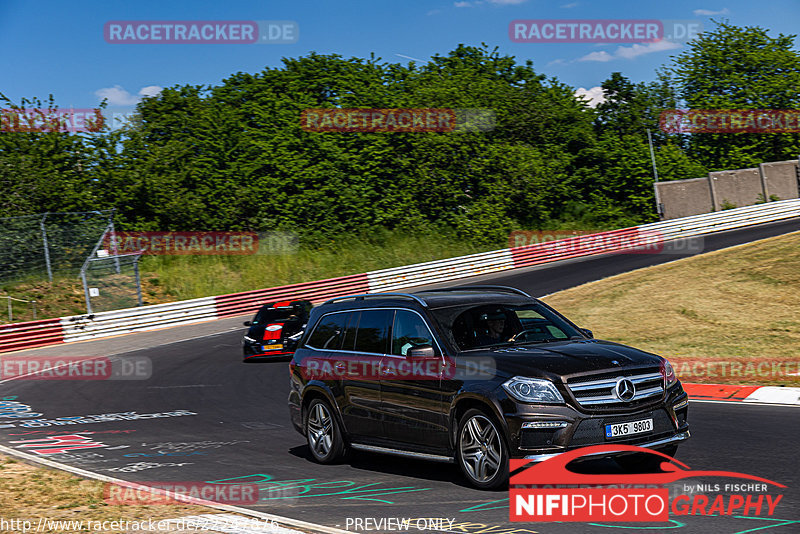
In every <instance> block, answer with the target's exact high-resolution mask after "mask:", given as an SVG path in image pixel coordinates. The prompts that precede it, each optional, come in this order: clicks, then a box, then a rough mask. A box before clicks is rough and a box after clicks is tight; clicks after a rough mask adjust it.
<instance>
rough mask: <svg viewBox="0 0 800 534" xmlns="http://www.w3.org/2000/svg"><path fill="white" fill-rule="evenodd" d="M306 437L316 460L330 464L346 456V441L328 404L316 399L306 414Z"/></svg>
mask: <svg viewBox="0 0 800 534" xmlns="http://www.w3.org/2000/svg"><path fill="white" fill-rule="evenodd" d="M305 430H306V437H307V438H308V447H309V449H311V454H312V456H314V459H315V460H316V461H318V462H319V463H322V464H330V463H333V462H335V461H337V460H339V459H340V458H341V457H342V456H344V440H343V439H342V433H341V431H340V430H339V425H337V424H336V419H335V418H334V417H333V410H331V408H330V406H329V405H328V403H327V402H325V401H324V400H321V399H314V400H313V401H311V404H309V405H308V411H307V413H306V428H305Z"/></svg>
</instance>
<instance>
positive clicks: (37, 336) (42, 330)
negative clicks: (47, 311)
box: [0, 319, 64, 352]
mask: <svg viewBox="0 0 800 534" xmlns="http://www.w3.org/2000/svg"><path fill="white" fill-rule="evenodd" d="M63 342H64V331H63V329H62V328H61V319H43V320H40V321H29V322H26V323H12V324H6V325H1V326H0V352H6V351H10V350H21V349H31V348H34V347H42V346H44V345H55V344H57V343H63Z"/></svg>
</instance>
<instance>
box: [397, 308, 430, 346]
mask: <svg viewBox="0 0 800 534" xmlns="http://www.w3.org/2000/svg"><path fill="white" fill-rule="evenodd" d="M419 345H433V336H432V335H431V332H430V330H428V327H427V326H426V325H425V321H423V320H422V318H421V317H420V316H419V315H417V314H416V313H413V312H410V311H405V310H397V313H396V314H395V316H394V328H393V329H392V354H397V355H402V356H405V355H406V353H407V352H408V349H410V348H412V347H417V346H419Z"/></svg>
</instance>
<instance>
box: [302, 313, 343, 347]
mask: <svg viewBox="0 0 800 534" xmlns="http://www.w3.org/2000/svg"><path fill="white" fill-rule="evenodd" d="M350 315H353V314H351V313H331V314H329V315H326V316H325V317H323V318H322V319H320V321H319V323H317V327H316V328H315V329H314V332H313V333H312V334H311V337H310V338H309V339H308V342H307V343H306V345H308V346H309V347H314V348H315V349H334V350H335V349H338V348H339V347H340V346H341V344H342V337H343V336H342V334H343V332H344V329H345V325H346V324H347V320H348V318H349V316H350Z"/></svg>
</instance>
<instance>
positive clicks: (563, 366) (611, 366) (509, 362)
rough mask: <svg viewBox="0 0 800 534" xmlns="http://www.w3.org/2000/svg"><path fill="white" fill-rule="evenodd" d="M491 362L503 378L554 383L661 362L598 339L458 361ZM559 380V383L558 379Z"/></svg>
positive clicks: (515, 348) (467, 356)
mask: <svg viewBox="0 0 800 534" xmlns="http://www.w3.org/2000/svg"><path fill="white" fill-rule="evenodd" d="M461 358H463V359H465V360H468V359H480V360H484V359H487V358H488V359H490V360H492V361H493V363H494V365H495V366H496V373H497V375H498V376H500V377H508V378H510V377H512V376H529V377H534V378H536V377H538V378H549V379H551V380H553V379H557V378H560V377H564V376H567V375H573V374H577V373H593V372H599V371H605V370H615V369H620V370H621V369H624V368H629V367H643V366H654V367H655V366H659V365H660V364H661V361H662V359H661V358H660V357H659V356H656V355H655V354H651V353H649V352H644V351H642V350H638V349H635V348H633V347H628V346H626V345H620V344H619V343H613V342H611V341H602V340H597V339H591V340H578V341H574V340H571V341H558V342H552V343H542V344H525V345H515V346H511V347H503V348H498V349H494V350H483V351H475V352H465V353H461V354H460V355H459V359H461ZM557 381H558V380H557Z"/></svg>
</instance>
